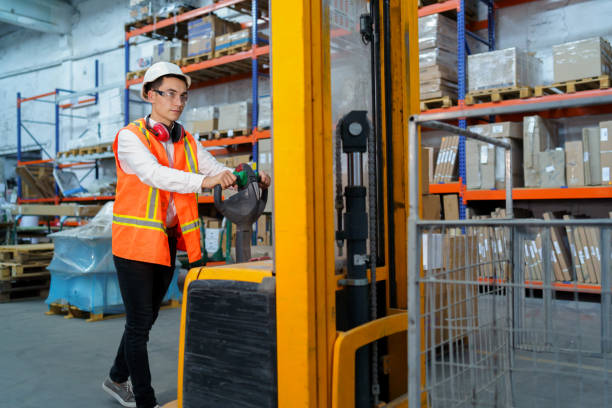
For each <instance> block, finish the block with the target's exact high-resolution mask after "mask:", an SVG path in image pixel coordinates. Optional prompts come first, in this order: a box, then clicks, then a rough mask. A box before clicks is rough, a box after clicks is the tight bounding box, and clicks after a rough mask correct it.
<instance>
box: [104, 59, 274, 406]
mask: <svg viewBox="0 0 612 408" xmlns="http://www.w3.org/2000/svg"><path fill="white" fill-rule="evenodd" d="M190 85H191V79H190V78H189V77H188V76H187V75H185V74H183V73H182V72H181V69H180V68H179V67H178V66H177V65H175V64H171V63H169V62H158V63H156V64H154V65H152V66H151V67H150V68H149V69H148V70H147V72H146V73H145V77H144V81H143V86H142V91H141V97H142V99H144V100H145V101H147V102H150V103H151V107H152V109H151V115H149V116H147V117H145V118H143V119H139V120H138V121H136V122H134V123H131V124H129V125H128V126H126V127H124V128H123V129H121V130H120V131H119V132H118V133H117V136H116V138H115V143H114V145H113V150H114V152H115V161H116V164H117V193H116V199H115V204H114V207H113V259H114V262H115V267H116V269H117V278H118V281H119V288H120V290H121V296H122V298H123V302H124V304H125V312H126V323H125V330H124V333H123V337H122V338H121V342H120V344H119V349H118V351H117V356H116V357H115V361H114V364H113V366H112V368H111V370H110V374H109V376H108V378H107V379H106V380H105V381H104V383H103V384H102V388H103V389H104V390H105V391H106V392H108V393H109V394H110V395H111V396H113V397H114V398H115V399H116V400H117V401H118V402H119V403H120V404H121V405H123V406H125V407H138V408H152V407H158V406H159V405H157V401H156V398H155V392H154V390H153V388H152V387H151V373H150V371H149V359H148V354H147V342H148V340H149V332H150V330H151V327H152V326H153V323H154V322H155V319H156V318H157V315H158V312H159V308H160V305H161V302H162V299H163V297H164V295H165V293H166V291H167V289H168V286H169V284H170V280H171V279H172V276H173V271H174V266H175V265H174V260H175V256H176V250H177V247H178V249H181V250H185V251H187V254H188V256H189V261H190V262H195V261H197V260H199V259H200V258H201V256H202V254H201V250H200V229H199V225H200V223H199V218H198V206H197V193H198V192H200V191H201V189H202V188H213V187H214V186H215V185H217V184H220V185H221V187H223V188H227V187H230V186H232V185H233V184H234V183H235V181H236V177H235V176H234V175H233V174H232V169H230V168H227V167H224V166H223V165H221V164H220V163H219V162H217V161H216V160H215V159H214V157H213V156H212V155H211V154H210V153H209V152H207V151H206V150H205V149H204V148H203V147H202V145H201V144H200V143H199V142H197V141H196V140H195V139H194V138H193V136H192V135H190V134H189V133H188V132H186V131H184V130H183V128H182V126H181V125H180V124H179V123H178V122H176V121H177V120H178V119H179V117H180V116H181V113H182V112H183V109H184V108H185V104H186V102H187V97H188V94H187V89H188V88H189V86H190ZM260 175H261V184H260V185H261V187H262V188H268V186H269V185H270V177H269V176H268V175H267V174H265V173H264V172H260Z"/></svg>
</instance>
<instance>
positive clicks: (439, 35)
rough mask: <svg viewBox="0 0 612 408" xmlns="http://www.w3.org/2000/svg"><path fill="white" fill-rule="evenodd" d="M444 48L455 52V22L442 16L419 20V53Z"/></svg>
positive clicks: (430, 16)
mask: <svg viewBox="0 0 612 408" xmlns="http://www.w3.org/2000/svg"><path fill="white" fill-rule="evenodd" d="M431 48H445V49H446V50H448V51H454V52H457V22H456V21H455V20H451V19H450V18H448V17H446V16H444V15H442V14H432V15H429V16H426V17H421V18H419V51H423V50H427V49H431Z"/></svg>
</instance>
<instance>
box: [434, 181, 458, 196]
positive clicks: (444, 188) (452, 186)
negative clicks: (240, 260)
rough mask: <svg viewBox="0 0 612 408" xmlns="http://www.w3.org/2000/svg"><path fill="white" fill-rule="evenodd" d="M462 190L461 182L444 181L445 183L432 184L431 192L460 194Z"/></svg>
mask: <svg viewBox="0 0 612 408" xmlns="http://www.w3.org/2000/svg"><path fill="white" fill-rule="evenodd" d="M460 191H461V184H460V183H444V184H430V185H429V194H453V193H455V194H459V192H460Z"/></svg>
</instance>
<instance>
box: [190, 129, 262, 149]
mask: <svg viewBox="0 0 612 408" xmlns="http://www.w3.org/2000/svg"><path fill="white" fill-rule="evenodd" d="M269 138H270V131H269V130H264V131H261V132H258V131H256V132H254V133H253V134H252V135H248V136H237V137H224V138H222V139H216V140H202V141H201V143H202V146H204V147H211V146H228V145H235V144H245V143H255V142H256V141H258V140H260V139H269Z"/></svg>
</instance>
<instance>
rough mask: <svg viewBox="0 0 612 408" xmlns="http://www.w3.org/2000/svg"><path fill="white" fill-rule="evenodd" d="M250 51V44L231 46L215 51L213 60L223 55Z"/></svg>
mask: <svg viewBox="0 0 612 408" xmlns="http://www.w3.org/2000/svg"><path fill="white" fill-rule="evenodd" d="M250 49H251V43H246V44H238V45H232V46H230V47H227V48H224V49H222V50H219V51H217V50H215V58H219V57H223V56H225V55H233V54H238V53H239V52H242V51H248V50H250Z"/></svg>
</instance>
